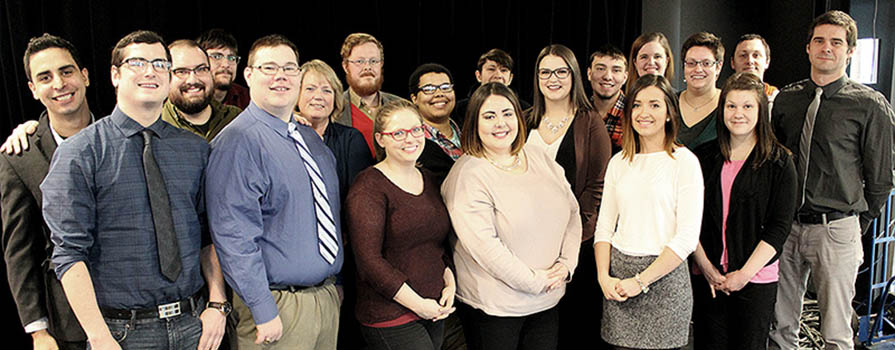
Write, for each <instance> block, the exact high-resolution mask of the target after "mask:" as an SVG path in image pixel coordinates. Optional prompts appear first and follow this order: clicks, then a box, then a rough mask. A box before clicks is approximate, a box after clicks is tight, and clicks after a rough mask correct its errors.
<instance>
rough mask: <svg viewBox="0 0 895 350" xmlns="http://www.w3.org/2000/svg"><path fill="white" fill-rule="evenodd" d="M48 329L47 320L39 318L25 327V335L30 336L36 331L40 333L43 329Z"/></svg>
mask: <svg viewBox="0 0 895 350" xmlns="http://www.w3.org/2000/svg"><path fill="white" fill-rule="evenodd" d="M47 328H50V322H49V319H47V318H46V317H41V318H39V319H37V320H36V321H34V322H31V323H29V324H27V325H25V333H28V334H31V333H34V332H37V331H42V330H44V329H47Z"/></svg>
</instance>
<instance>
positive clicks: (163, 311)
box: [158, 301, 180, 318]
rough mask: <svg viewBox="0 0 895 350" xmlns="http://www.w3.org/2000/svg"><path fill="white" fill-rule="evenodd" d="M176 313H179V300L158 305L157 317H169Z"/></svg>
mask: <svg viewBox="0 0 895 350" xmlns="http://www.w3.org/2000/svg"><path fill="white" fill-rule="evenodd" d="M177 315H180V302H179V301H175V302H173V303H169V304H164V305H159V306H158V318H169V317H174V316H177Z"/></svg>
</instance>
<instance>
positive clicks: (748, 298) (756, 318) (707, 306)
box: [690, 275, 777, 350]
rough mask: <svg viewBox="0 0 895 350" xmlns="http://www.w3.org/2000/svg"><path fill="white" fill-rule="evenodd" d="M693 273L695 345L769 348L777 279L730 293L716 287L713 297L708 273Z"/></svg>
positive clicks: (699, 348) (752, 284) (748, 285)
mask: <svg viewBox="0 0 895 350" xmlns="http://www.w3.org/2000/svg"><path fill="white" fill-rule="evenodd" d="M690 277H691V278H692V281H693V348H694V349H696V350H701V349H713V350H716V349H744V350H745V349H750V350H751V349H762V350H764V349H767V344H768V332H769V331H770V324H771V320H772V319H773V318H774V303H775V302H776V301H777V283H776V282H774V283H765V284H756V283H749V284H746V286H745V287H743V289H741V290H739V291H736V292H733V293H731V294H730V295H729V296H728V295H726V294H724V293H722V292H718V291H716V292H715V298H714V299H713V298H712V294H711V291H709V285H708V282H706V280H705V277H703V276H702V275H691V276H690Z"/></svg>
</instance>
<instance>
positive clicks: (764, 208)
mask: <svg viewBox="0 0 895 350" xmlns="http://www.w3.org/2000/svg"><path fill="white" fill-rule="evenodd" d="M695 153H696V156H697V157H699V162H700V165H701V166H702V176H703V178H704V180H705V209H704V210H703V215H702V232H701V233H700V235H699V242H700V243H702V248H703V249H704V250H705V254H706V256H707V257H708V259H709V261H711V262H712V264H713V265H714V266H715V267H716V268H718V270H719V271H720V270H721V268H720V261H721V253H722V250H723V247H722V246H721V217H722V212H721V211H722V207H721V203H722V202H721V168H722V166H723V165H724V158H723V156H722V155H721V149H720V146H719V145H718V142H717V141H712V142H709V143H706V144H704V145H702V146H700V147H698V148H697V149H696V152H695ZM754 157H755V150H753V151H752V153H751V154H749V157H748V158H746V163H745V164H743V168H742V169H740V172H739V173H738V174H737V176H736V178H735V179H734V181H733V186H732V187H731V190H730V207H729V209H728V213H727V254H728V271H735V270H738V269H740V268H742V267H743V265H745V264H746V261H747V260H748V259H749V256H751V255H752V252H753V251H754V250H755V247H757V246H758V243H759V242H760V241H765V242H766V243H768V244H770V245H771V246H772V247H774V249H775V250H776V254H774V258H772V259H771V260H770V261H769V262H768V264H770V263H771V262H773V261H774V260H776V259H777V258H778V257H779V256H780V250H781V248H782V247H783V243H784V242H786V237H787V236H788V235H789V232H790V229H791V227H792V220H793V215H794V214H795V211H796V199H797V196H796V192H797V185H796V177H797V175H796V167H795V164H794V163H793V157H792V155H791V154H788V153H784V155H783V156H782V157H780V158H779V159H777V160H774V161H766V162H765V163H764V164H762V165H761V167H759V168H758V169H755V168H753V166H752V159H753V158H754Z"/></svg>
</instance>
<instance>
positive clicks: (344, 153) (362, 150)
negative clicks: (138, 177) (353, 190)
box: [323, 122, 373, 203]
mask: <svg viewBox="0 0 895 350" xmlns="http://www.w3.org/2000/svg"><path fill="white" fill-rule="evenodd" d="M323 142H324V143H325V144H326V147H329V150H330V151H332V152H333V155H334V156H336V174H338V176H339V196H340V197H341V199H342V201H341V203H344V202H345V196H347V195H348V187H349V186H351V184H352V183H354V177H355V176H357V173H359V172H361V170H364V169H366V168H367V167H369V166H371V165H373V157H372V156H371V155H370V148H369V147H367V141H365V140H364V135H362V134H361V133H360V131H358V130H357V129H355V128H352V127H349V126H344V125H341V124H337V123H332V122H331V123H329V125H327V126H326V130H324V131H323Z"/></svg>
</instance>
